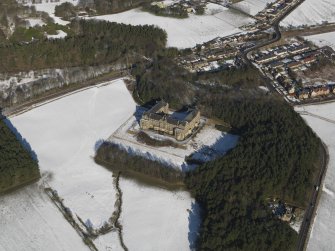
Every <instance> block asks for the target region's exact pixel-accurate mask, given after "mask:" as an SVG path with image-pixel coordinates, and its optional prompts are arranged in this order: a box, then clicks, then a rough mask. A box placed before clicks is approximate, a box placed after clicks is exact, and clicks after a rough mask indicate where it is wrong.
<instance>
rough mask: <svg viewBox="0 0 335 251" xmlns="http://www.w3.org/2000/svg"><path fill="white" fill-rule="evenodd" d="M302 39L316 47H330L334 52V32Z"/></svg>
mask: <svg viewBox="0 0 335 251" xmlns="http://www.w3.org/2000/svg"><path fill="white" fill-rule="evenodd" d="M304 38H305V39H307V40H309V41H311V42H313V43H314V44H315V45H317V46H320V47H322V46H330V47H332V48H333V49H334V50H335V32H327V33H322V34H317V35H312V36H306V37H304Z"/></svg>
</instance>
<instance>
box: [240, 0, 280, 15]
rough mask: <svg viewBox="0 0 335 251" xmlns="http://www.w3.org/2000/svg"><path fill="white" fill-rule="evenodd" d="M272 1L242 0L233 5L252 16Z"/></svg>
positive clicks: (272, 0)
mask: <svg viewBox="0 0 335 251" xmlns="http://www.w3.org/2000/svg"><path fill="white" fill-rule="evenodd" d="M274 1H275V0H244V1H241V2H238V3H236V4H234V6H235V7H236V8H239V9H240V10H243V11H244V12H246V13H249V14H250V15H253V16H254V15H256V14H257V13H258V12H260V11H261V10H263V9H265V7H266V4H267V3H272V2H274Z"/></svg>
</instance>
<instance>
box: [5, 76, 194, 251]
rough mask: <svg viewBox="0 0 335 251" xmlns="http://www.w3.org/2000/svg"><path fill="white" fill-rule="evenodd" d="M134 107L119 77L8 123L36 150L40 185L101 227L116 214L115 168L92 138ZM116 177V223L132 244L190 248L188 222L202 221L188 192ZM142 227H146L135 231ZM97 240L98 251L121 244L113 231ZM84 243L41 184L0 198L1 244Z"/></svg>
mask: <svg viewBox="0 0 335 251" xmlns="http://www.w3.org/2000/svg"><path fill="white" fill-rule="evenodd" d="M135 109H136V106H135V103H134V101H133V99H132V97H131V95H130V93H129V92H128V90H127V89H126V87H125V85H124V83H123V81H122V80H117V81H114V82H113V83H112V84H110V85H107V86H102V85H101V86H100V87H94V88H91V89H87V90H85V91H82V92H78V93H76V94H73V95H70V96H67V97H64V98H61V99H58V100H56V101H53V102H50V103H47V104H45V105H43V106H38V107H36V108H34V109H32V110H30V111H28V112H26V113H23V114H21V115H18V116H16V117H13V118H11V122H12V123H13V125H14V126H15V127H16V128H17V130H18V131H19V132H20V133H21V135H22V136H23V137H24V138H26V140H27V141H28V142H29V143H30V145H31V147H32V149H34V150H35V152H36V154H37V157H38V159H39V163H40V169H41V173H42V175H43V177H44V178H43V179H42V181H40V182H39V184H42V183H43V182H45V183H43V184H48V185H50V186H51V187H52V188H54V189H56V190H57V192H58V195H59V196H60V197H61V198H63V199H64V201H63V203H64V204H65V206H67V207H68V208H70V210H71V211H72V213H73V215H78V216H79V217H81V218H82V219H83V220H84V221H87V220H90V222H91V223H92V224H93V226H95V227H98V226H101V224H102V223H104V221H106V220H107V219H108V218H109V217H110V216H111V214H112V213H113V211H114V203H115V194H116V191H115V190H114V186H113V183H112V181H113V179H112V173H111V172H110V171H108V170H106V169H105V168H103V167H101V166H98V165H96V164H95V163H94V161H93V159H92V157H93V155H94V153H95V150H96V147H97V145H96V143H97V141H98V140H99V139H103V138H107V137H108V136H109V135H110V133H111V132H113V131H115V130H116V129H117V128H118V127H120V126H121V124H122V123H124V121H126V120H127V118H129V117H130V115H131V114H133V112H134V111H135ZM120 183H121V189H122V192H123V200H124V205H123V207H122V210H123V212H122V215H121V217H122V222H121V223H123V224H125V226H124V227H123V231H124V233H125V234H124V236H125V243H126V245H127V246H129V247H130V250H188V249H189V246H190V241H189V235H190V236H192V233H191V232H190V231H189V229H196V228H195V227H194V226H195V225H196V222H198V221H199V220H198V217H197V216H195V215H193V214H190V213H188V212H187V211H186V209H190V210H191V209H192V205H193V204H192V203H194V200H193V199H191V198H190V196H189V195H188V193H186V192H174V193H173V192H169V191H166V190H162V189H158V188H153V187H150V188H149V187H148V188H144V187H138V185H137V184H136V183H135V182H133V181H125V180H123V179H121V181H120ZM135 207H136V208H135ZM189 217H190V219H191V221H190V220H189ZM143 224H144V225H143ZM189 225H190V226H189ZM191 227H192V228H191ZM139 228H141V231H143V232H140V233H139V232H134V231H137V230H138V229H139ZM163 237H164V238H163ZM15 238H19V240H16V239H15ZM190 238H191V237H190ZM190 240H191V239H190ZM58 242H59V243H58ZM94 243H95V245H96V246H97V247H98V248H99V250H110V249H111V248H112V250H121V247H120V243H119V242H118V238H117V233H116V232H110V233H108V234H107V235H104V236H100V237H98V238H97V239H96V240H95V241H94ZM15 245H16V246H15ZM164 245H166V246H164ZM158 247H159V249H158ZM86 249H87V247H86V246H84V244H83V242H82V240H81V239H80V237H79V236H78V234H77V233H76V232H75V231H74V230H72V231H71V227H70V225H69V223H68V222H67V221H66V220H65V219H64V217H63V216H62V214H61V213H60V212H58V210H57V209H56V207H55V206H54V205H53V204H51V202H50V200H49V199H48V198H47V197H46V196H45V195H44V194H43V193H41V188H38V187H34V188H29V187H28V188H25V189H23V190H21V191H20V192H19V193H17V194H14V195H10V196H5V197H2V198H0V250H6V251H7V250H10V251H11V250H38V251H42V250H51V251H53V250H55V251H56V250H66V251H67V250H68V251H72V250H86Z"/></svg>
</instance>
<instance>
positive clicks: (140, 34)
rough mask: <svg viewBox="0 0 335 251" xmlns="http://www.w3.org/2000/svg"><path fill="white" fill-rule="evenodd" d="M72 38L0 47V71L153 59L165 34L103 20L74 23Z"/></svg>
mask: <svg viewBox="0 0 335 251" xmlns="http://www.w3.org/2000/svg"><path fill="white" fill-rule="evenodd" d="M71 28H72V31H73V32H75V35H72V36H71V35H70V36H68V37H66V38H65V39H53V40H47V39H44V40H38V41H34V42H31V43H29V44H22V43H10V44H7V45H2V46H0V58H1V59H2V60H1V62H0V72H18V71H29V70H31V69H44V68H64V67H71V66H88V65H98V64H107V63H112V62H119V63H120V62H122V63H124V64H126V63H128V64H131V62H132V59H134V58H137V57H139V55H144V56H153V54H155V53H156V51H158V50H160V49H162V48H164V47H165V44H166V37H167V36H166V33H165V32H164V31H163V30H161V29H159V28H156V27H154V26H149V25H145V26H131V25H125V24H116V23H110V22H104V21H94V20H91V21H85V20H79V21H73V22H72V24H71Z"/></svg>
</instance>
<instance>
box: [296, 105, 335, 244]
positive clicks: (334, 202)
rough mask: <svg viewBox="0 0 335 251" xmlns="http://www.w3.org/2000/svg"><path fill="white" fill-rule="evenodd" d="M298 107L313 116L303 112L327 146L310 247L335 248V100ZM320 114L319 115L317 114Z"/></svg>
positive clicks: (309, 242)
mask: <svg viewBox="0 0 335 251" xmlns="http://www.w3.org/2000/svg"><path fill="white" fill-rule="evenodd" d="M297 110H305V111H307V112H309V113H311V115H303V118H304V119H305V120H306V121H307V123H308V124H309V125H310V127H311V128H312V129H313V130H314V131H315V132H316V133H317V134H318V136H319V137H320V138H321V139H322V140H323V142H324V143H325V144H326V145H327V146H328V150H329V165H328V170H327V173H326V176H325V181H324V185H323V187H322V188H320V189H322V192H321V199H320V202H319V205H318V208H317V212H316V217H315V220H314V222H313V226H312V231H311V236H310V239H309V241H308V246H307V250H310V251H319V250H325V251H326V250H334V247H335V239H334V236H335V217H334V215H335V103H329V104H324V105H310V106H305V107H303V108H301V107H299V108H297ZM313 115H317V116H320V117H321V118H320V117H314V116H313Z"/></svg>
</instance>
